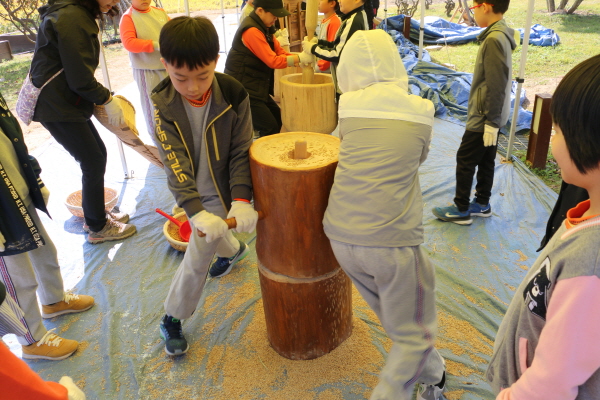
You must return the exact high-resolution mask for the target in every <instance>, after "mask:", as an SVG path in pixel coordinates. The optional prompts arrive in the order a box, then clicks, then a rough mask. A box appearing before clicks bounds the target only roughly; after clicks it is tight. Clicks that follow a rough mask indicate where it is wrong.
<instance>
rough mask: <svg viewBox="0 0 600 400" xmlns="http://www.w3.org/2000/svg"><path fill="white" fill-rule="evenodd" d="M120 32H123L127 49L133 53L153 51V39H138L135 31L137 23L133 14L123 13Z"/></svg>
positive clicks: (122, 35) (122, 39)
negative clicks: (132, 17) (134, 22)
mask: <svg viewBox="0 0 600 400" xmlns="http://www.w3.org/2000/svg"><path fill="white" fill-rule="evenodd" d="M119 33H120V34H121V42H122V43H123V47H125V49H126V50H127V51H130V52H132V53H153V52H154V45H153V44H152V40H144V39H138V38H137V33H136V32H135V25H134V24H133V19H131V15H129V14H123V17H122V18H121V22H120V24H119Z"/></svg>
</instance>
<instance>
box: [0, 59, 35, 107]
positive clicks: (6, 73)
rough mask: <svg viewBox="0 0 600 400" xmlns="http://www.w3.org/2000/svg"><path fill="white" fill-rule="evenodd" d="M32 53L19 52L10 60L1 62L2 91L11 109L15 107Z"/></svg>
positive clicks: (0, 80) (0, 88)
mask: <svg viewBox="0 0 600 400" xmlns="http://www.w3.org/2000/svg"><path fill="white" fill-rule="evenodd" d="M32 55H33V54H19V55H15V56H14V58H13V59H12V60H10V61H3V62H0V92H2V95H3V96H4V99H5V100H6V104H7V105H8V107H9V108H10V109H13V110H14V108H15V104H16V103H17V96H18V95H19V90H20V89H21V85H22V84H23V79H25V77H26V76H27V72H28V71H29V64H30V63H31V57H32Z"/></svg>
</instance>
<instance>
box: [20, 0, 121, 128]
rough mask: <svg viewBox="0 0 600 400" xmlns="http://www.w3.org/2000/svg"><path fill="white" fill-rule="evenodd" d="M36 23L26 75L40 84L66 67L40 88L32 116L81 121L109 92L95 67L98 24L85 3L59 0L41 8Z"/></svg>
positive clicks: (35, 117) (97, 53)
mask: <svg viewBox="0 0 600 400" xmlns="http://www.w3.org/2000/svg"><path fill="white" fill-rule="evenodd" d="M39 12H40V19H41V21H42V22H41V23H40V27H39V29H38V34H37V40H36V42H35V53H34V55H33V60H32V61H31V78H32V81H33V84H34V85H35V86H36V87H41V86H42V85H43V84H44V83H46V81H48V79H50V77H52V75H54V74H55V73H56V72H58V71H60V69H61V68H64V69H65V70H64V71H63V72H62V73H61V74H59V75H58V76H57V77H56V78H54V79H53V80H52V82H50V83H49V84H48V86H46V87H45V88H44V90H42V92H41V93H40V96H39V98H38V102H37V106H36V108H35V113H34V115H33V120H34V121H41V122H44V121H49V122H83V121H86V120H88V119H89V118H90V117H91V116H92V113H93V110H94V104H104V103H106V102H107V101H108V99H109V98H110V91H109V90H108V89H107V88H105V87H104V86H102V85H101V84H100V83H98V81H97V80H96V78H94V72H95V70H96V68H97V67H98V63H99V60H100V58H99V57H100V43H99V42H98V32H99V29H98V25H97V23H96V19H95V18H94V16H93V15H92V13H91V12H90V11H88V10H87V9H86V8H85V7H83V6H81V5H78V4H77V3H76V2H74V1H72V0H64V1H59V2H57V3H54V4H53V5H51V6H50V5H45V6H43V7H40V9H39Z"/></svg>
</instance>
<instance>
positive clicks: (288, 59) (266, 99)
mask: <svg viewBox="0 0 600 400" xmlns="http://www.w3.org/2000/svg"><path fill="white" fill-rule="evenodd" d="M289 14H290V12H289V11H288V10H286V9H285V8H283V2H282V1H281V0H255V1H254V11H252V12H251V13H250V15H249V16H248V17H247V18H246V19H244V21H242V23H241V24H240V27H239V28H238V30H237V32H236V34H235V37H234V38H233V43H232V45H231V50H230V51H229V55H228V56H227V62H226V63H225V73H226V74H227V75H230V76H232V77H234V78H235V79H237V80H238V81H239V82H240V83H241V84H242V85H243V86H244V88H245V89H246V91H247V92H248V94H249V95H250V111H251V113H252V125H253V128H254V130H255V131H258V133H259V135H260V136H267V135H272V134H274V133H279V132H280V131H281V125H282V123H281V110H280V109H279V106H278V105H277V103H275V100H273V98H272V97H271V95H272V94H273V86H274V70H275V69H282V68H287V67H291V66H294V65H298V64H299V63H300V61H301V60H300V58H301V57H304V58H305V60H303V62H304V63H306V64H310V63H311V62H312V61H313V59H314V57H312V56H310V55H301V56H297V55H292V54H290V53H288V52H286V51H285V50H284V49H283V48H282V47H281V45H280V44H279V40H277V38H276V37H275V36H274V34H275V31H276V29H275V27H274V24H275V21H277V18H278V17H279V18H281V17H285V16H287V15H289Z"/></svg>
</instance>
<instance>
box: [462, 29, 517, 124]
mask: <svg viewBox="0 0 600 400" xmlns="http://www.w3.org/2000/svg"><path fill="white" fill-rule="evenodd" d="M514 32H515V31H514V29H511V28H509V27H508V25H506V21H504V19H501V20H500V21H497V22H494V23H493V24H492V25H490V26H488V28H487V29H486V30H484V31H483V32H482V33H481V34H480V35H479V36H478V37H477V40H478V41H479V42H481V47H480V48H479V51H478V52H477V59H476V61H475V71H474V72H473V82H472V83H471V92H470V93H469V105H468V109H467V129H468V130H470V131H473V132H483V131H484V129H485V128H484V124H486V125H490V126H493V127H494V128H502V127H503V126H504V125H506V123H507V122H508V116H509V113H510V92H511V88H512V78H511V77H512V51H513V50H514V49H515V48H516V47H517V44H516V42H515V39H514Z"/></svg>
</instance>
